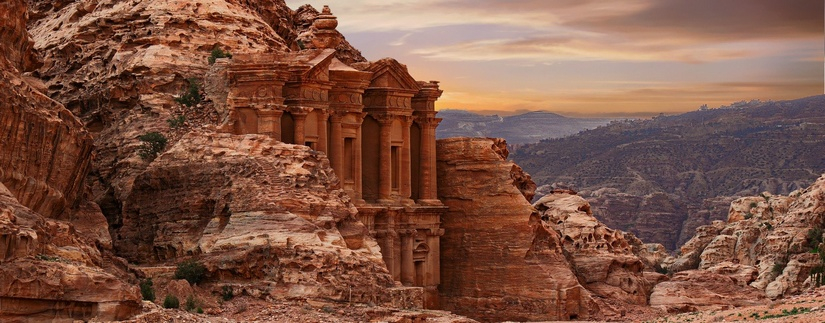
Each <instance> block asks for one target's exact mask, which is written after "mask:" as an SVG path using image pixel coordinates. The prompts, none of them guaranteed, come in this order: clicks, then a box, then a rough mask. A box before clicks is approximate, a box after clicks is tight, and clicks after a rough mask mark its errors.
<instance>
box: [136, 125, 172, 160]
mask: <svg viewBox="0 0 825 323" xmlns="http://www.w3.org/2000/svg"><path fill="white" fill-rule="evenodd" d="M138 140H140V141H141V142H143V144H141V146H140V148H138V155H139V156H140V157H141V158H143V159H145V160H152V159H155V157H157V156H158V154H160V152H162V151H163V149H164V148H166V142H167V140H166V137H165V136H163V134H160V133H158V132H149V133H146V134H144V135H141V136H139V137H138Z"/></svg>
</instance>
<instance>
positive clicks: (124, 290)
mask: <svg viewBox="0 0 825 323" xmlns="http://www.w3.org/2000/svg"><path fill="white" fill-rule="evenodd" d="M103 261H104V260H103V256H102V255H101V254H100V252H99V251H98V250H97V249H96V248H95V247H94V246H90V245H89V244H87V243H86V242H85V240H84V239H82V238H81V237H79V236H78V235H77V233H76V231H75V230H74V227H73V226H72V225H71V224H69V223H66V222H62V221H56V220H50V219H46V218H44V217H42V216H40V215H39V214H37V213H34V212H33V211H32V210H30V209H29V208H27V207H25V206H23V205H21V204H20V203H19V202H18V201H17V199H16V198H14V196H13V195H12V194H11V192H10V191H9V190H7V189H6V187H5V186H3V185H2V184H0V321H16V320H20V319H24V320H33V321H54V320H58V321H59V320H69V321H71V320H89V319H97V320H122V319H126V318H129V317H130V316H132V315H134V314H135V312H136V311H137V310H138V309H139V308H140V293H139V291H138V289H137V287H136V286H134V285H131V284H128V283H126V282H125V281H123V280H121V279H120V278H118V277H116V276H114V275H112V274H110V273H107V272H106V271H104V270H103V269H101V267H103V266H104V265H103Z"/></svg>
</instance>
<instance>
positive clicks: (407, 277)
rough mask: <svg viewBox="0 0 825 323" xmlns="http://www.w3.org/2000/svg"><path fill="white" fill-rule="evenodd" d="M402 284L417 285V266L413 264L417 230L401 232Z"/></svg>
mask: <svg viewBox="0 0 825 323" xmlns="http://www.w3.org/2000/svg"><path fill="white" fill-rule="evenodd" d="M401 233H402V235H401V283H402V284H404V286H413V285H414V284H415V264H414V263H413V249H414V247H413V243H415V229H412V230H403V231H401Z"/></svg>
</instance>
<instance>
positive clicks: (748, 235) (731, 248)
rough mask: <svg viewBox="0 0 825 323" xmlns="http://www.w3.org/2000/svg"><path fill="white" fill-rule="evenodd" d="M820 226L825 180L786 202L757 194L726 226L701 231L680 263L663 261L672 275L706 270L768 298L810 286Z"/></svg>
mask: <svg viewBox="0 0 825 323" xmlns="http://www.w3.org/2000/svg"><path fill="white" fill-rule="evenodd" d="M824 225H825V176H823V177H820V178H819V179H818V180H817V181H816V182H815V183H814V184H813V185H812V186H811V187H809V188H807V189H805V190H800V191H796V192H794V193H792V194H791V195H790V196H774V195H771V194H769V193H762V194H761V195H760V196H756V197H744V198H740V199H738V200H736V201H734V202H733V203H732V204H731V207H730V212H729V216H728V221H727V223H724V222H721V221H719V222H715V223H714V224H713V225H712V226H704V227H700V228H699V229H698V230H697V234H696V236H694V237H693V238H692V239H691V240H690V241H688V243H686V244H685V246H683V247H682V253H681V255H680V256H679V257H677V258H675V259H671V260H669V261H666V264H665V266H668V267H669V268H670V269H671V270H673V271H680V270H687V269H696V268H699V269H706V270H708V271H713V272H717V273H721V274H724V275H727V276H729V277H731V278H732V279H735V280H736V281H737V282H739V283H740V284H747V285H749V286H752V287H754V288H756V289H759V290H762V291H764V292H765V294H766V295H767V296H768V297H770V298H772V299H776V298H780V297H784V296H788V295H791V294H795V293H798V292H800V291H801V290H803V289H804V288H806V287H809V286H811V285H812V284H813V282H811V280H810V276H811V273H812V271H813V269H814V268H816V267H818V266H821V265H822V263H823V259H820V256H819V255H817V254H816V253H815V252H811V251H812V250H818V249H819V248H820V247H821V246H820V245H819V243H820V242H821V241H822V237H821V236H818V235H821V232H822V229H823V226H824Z"/></svg>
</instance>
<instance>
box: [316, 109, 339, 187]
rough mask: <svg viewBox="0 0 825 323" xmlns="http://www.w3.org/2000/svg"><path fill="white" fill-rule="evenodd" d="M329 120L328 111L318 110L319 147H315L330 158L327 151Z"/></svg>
mask: <svg viewBox="0 0 825 323" xmlns="http://www.w3.org/2000/svg"><path fill="white" fill-rule="evenodd" d="M328 118H329V112H327V111H326V110H318V146H317V147H315V148H316V149H317V150H318V151H323V152H324V153H325V154H327V156H329V150H328V149H327V147H328V145H327V119H328ZM333 169H334V168H333ZM339 174H340V173H339Z"/></svg>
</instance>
